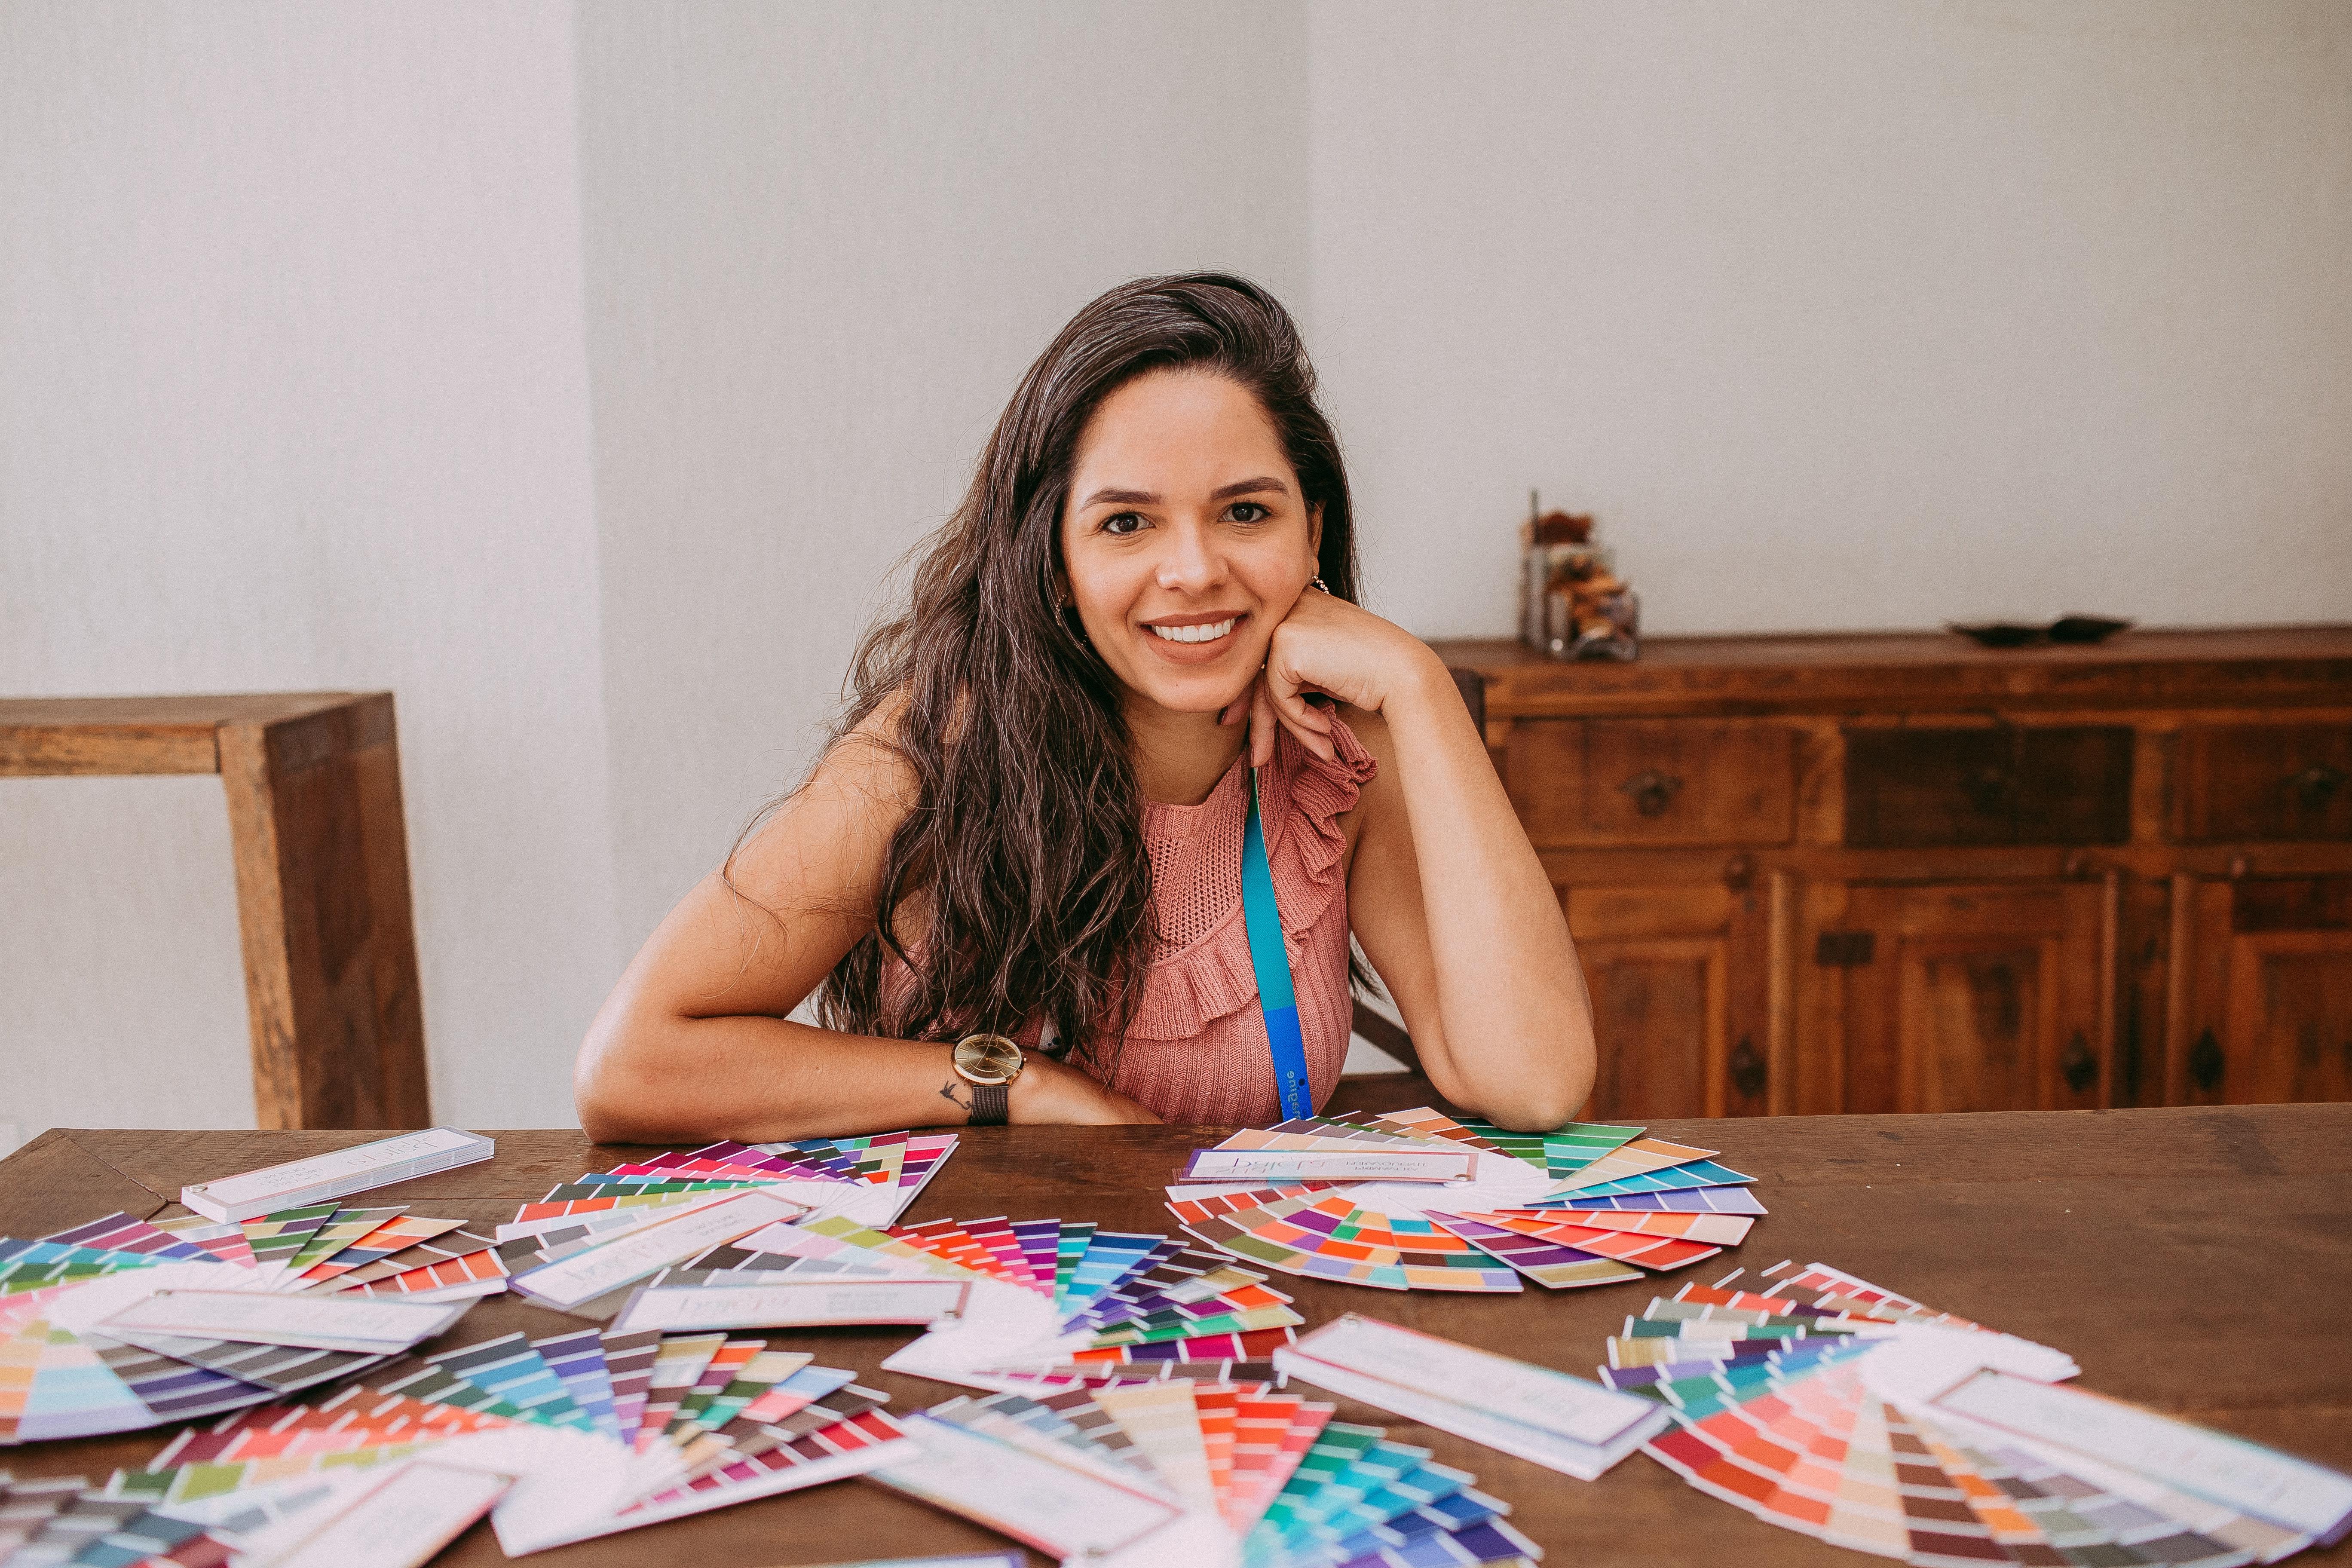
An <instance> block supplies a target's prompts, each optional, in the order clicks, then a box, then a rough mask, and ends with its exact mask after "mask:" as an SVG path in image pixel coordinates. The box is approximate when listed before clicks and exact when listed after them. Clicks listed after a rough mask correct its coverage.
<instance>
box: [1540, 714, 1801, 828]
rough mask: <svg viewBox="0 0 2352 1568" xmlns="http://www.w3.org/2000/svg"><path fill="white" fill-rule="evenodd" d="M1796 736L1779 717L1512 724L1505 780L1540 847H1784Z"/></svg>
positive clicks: (1793, 796) (1793, 792) (1791, 820)
mask: <svg viewBox="0 0 2352 1568" xmlns="http://www.w3.org/2000/svg"><path fill="white" fill-rule="evenodd" d="M1796 742H1797V736H1796V731H1794V730H1793V729H1791V728H1790V727H1788V726H1786V725H1778V724H1738V723H1729V724H1727V723H1706V722H1697V723H1694V722H1691V721H1673V722H1668V721H1641V720H1631V721H1613V720H1612V721H1601V720H1576V719H1528V720H1521V721H1519V722H1517V724H1514V725H1513V726H1512V727H1511V740H1510V753H1509V766H1508V782H1509V784H1510V789H1511V798H1512V799H1513V801H1515V802H1516V803H1517V805H1518V809H1519V816H1520V820H1521V821H1523V822H1525V823H1526V824H1527V828H1528V837H1529V838H1531V839H1533V840H1534V841H1535V842H1536V843H1537V844H1538V845H1539V846H1555V847H1557V846H1567V845H1610V844H1616V845H1653V844H1654V845H1669V844H1677V845H1678V844H1727V845H1729V844H1755V845H1771V844H1786V843H1788V842H1789V841H1790V838H1791V837H1793V836H1794V834H1795V832H1796V801H1797V787H1796V760H1797V743H1796Z"/></svg>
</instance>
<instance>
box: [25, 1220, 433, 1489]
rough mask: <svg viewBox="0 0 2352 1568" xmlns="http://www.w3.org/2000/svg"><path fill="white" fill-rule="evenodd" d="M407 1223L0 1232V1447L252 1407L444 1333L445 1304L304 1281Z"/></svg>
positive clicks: (114, 1225) (142, 1225) (93, 1226)
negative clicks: (312, 1290)
mask: <svg viewBox="0 0 2352 1568" xmlns="http://www.w3.org/2000/svg"><path fill="white" fill-rule="evenodd" d="M388 1216H389V1217H388ZM400 1223H401V1222H400V1220H399V1219H398V1217H397V1211H394V1210H381V1209H378V1210H343V1209H338V1208H337V1207H336V1206H335V1205H331V1204H329V1205H317V1206H314V1207H313V1208H310V1209H306V1210H299V1211H288V1212H286V1213H283V1214H276V1215H263V1216H261V1217H259V1218H257V1219H252V1220H247V1221H244V1222H242V1223H240V1224H226V1223H216V1222H213V1221H208V1220H203V1221H194V1222H190V1223H187V1224H183V1225H177V1226H174V1225H173V1224H172V1223H171V1222H166V1223H165V1224H164V1225H154V1224H150V1223H149V1222H147V1221H145V1220H142V1219H139V1218H137V1217H135V1216H133V1215H127V1214H115V1215H108V1216H106V1217H105V1218H103V1219H100V1220H93V1221H91V1222H90V1223H89V1224H88V1225H83V1226H75V1227H74V1228H72V1229H70V1230H67V1231H60V1232H58V1233H57V1234H56V1235H54V1236H51V1237H43V1238H40V1239H38V1240H34V1241H23V1240H15V1239H7V1240H0V1445H5V1444H13V1443H26V1442H34V1441H38V1440H42V1439H46V1438H57V1437H78V1436H91V1435H93V1434H96V1433H100V1432H126V1431H135V1430H137V1429H139V1428H141V1427H144V1426H157V1425H161V1424H163V1423H164V1422H168V1421H180V1420H188V1419H192V1418H195V1417H199V1416H203V1415H213V1414H216V1413H218V1412H220V1411H223V1410H231V1409H236V1408H237V1407H239V1406H242V1405H255V1404H259V1403H261V1402H264V1401H267V1400H270V1399H275V1398H278V1397H280V1396H282V1395H284V1394H290V1393H292V1392H295V1391H296V1390H299V1389H303V1388H310V1387H314V1386H317V1385H318V1384H323V1383H329V1382H332V1381H334V1380H336V1379H338V1378H342V1377H347V1376H351V1375H353V1374H354V1373H360V1372H363V1371H365V1370H366V1369H368V1368H370V1367H373V1366H374V1365H377V1364H379V1363H382V1362H383V1361H384V1360H385V1359H387V1358H388V1357H389V1356H391V1355H394V1354H397V1353H399V1352H402V1351H404V1350H405V1349H407V1348H408V1347H409V1346H410V1345H412V1344H414V1343H415V1342H417V1341H418V1340H420V1339H424V1338H429V1337H430V1336H431V1335H433V1334H436V1333H438V1332H440V1331H443V1330H444V1329H446V1327H447V1325H448V1323H449V1322H450V1321H453V1317H454V1312H453V1310H447V1309H446V1307H445V1310H437V1311H436V1310H432V1307H431V1305H428V1304H425V1299H424V1298H422V1297H411V1298H408V1299H407V1301H406V1302H404V1303H403V1305H404V1306H406V1305H408V1304H409V1303H412V1302H413V1303H415V1305H414V1306H413V1308H411V1310H407V1311H405V1312H402V1311H399V1310H370V1309H367V1308H365V1307H362V1310H359V1311H356V1312H355V1311H354V1310H352V1304H349V1303H341V1302H337V1303H335V1304H332V1305H329V1304H323V1303H319V1304H314V1303H311V1302H310V1301H309V1300H307V1299H306V1298H305V1297H304V1296H303V1295H301V1294H299V1293H298V1291H297V1287H299V1285H300V1284H301V1283H302V1280H303V1277H304V1275H305V1274H307V1273H308V1272H310V1270H311V1269H312V1268H315V1267H317V1265H318V1263H319V1262H320V1261H323V1260H326V1259H331V1258H337V1257H340V1256H341V1255H342V1254H344V1253H346V1252H348V1251H350V1250H352V1248H354V1247H362V1245H363V1244H364V1243H366V1242H367V1241H368V1240H369V1239H370V1238H372V1237H381V1236H383V1235H385V1234H386V1233H387V1232H389V1231H392V1230H394V1229H396V1228H397V1226H399V1224H400ZM427 1223H428V1224H433V1223H440V1222H427ZM446 1223H447V1224H448V1225H451V1226H454V1225H455V1223H456V1222H454V1221H451V1222H446ZM248 1299H250V1300H248ZM354 1300H356V1299H354ZM239 1301H244V1302H245V1304H244V1305H241V1306H240V1305H236V1303H237V1302H239ZM462 1305H463V1303H462V1300H461V1301H460V1302H459V1303H458V1309H457V1310H462ZM403 1325H405V1326H403ZM322 1335H323V1336H324V1337H323V1338H322V1337H321V1336H322Z"/></svg>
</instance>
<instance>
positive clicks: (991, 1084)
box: [949, 1035, 1028, 1127]
mask: <svg viewBox="0 0 2352 1568" xmlns="http://www.w3.org/2000/svg"><path fill="white" fill-rule="evenodd" d="M949 1060H950V1064H951V1065H952V1066H953V1067H954V1068H955V1073H956V1077H958V1078H960V1079H963V1080H964V1082H966V1083H968V1084H970V1085H971V1125H972V1126H974V1127H1002V1126H1003V1125H1004V1123H1005V1122H1006V1121H1008V1120H1010V1118H1011V1114H1012V1100H1013V1079H1017V1078H1019V1077H1020V1076H1021V1069H1022V1068H1024V1067H1026V1066H1027V1065H1028V1058H1026V1057H1024V1056H1023V1055H1022V1054H1021V1047H1019V1046H1016V1045H1014V1044H1013V1042H1012V1041H1011V1040H1008V1039H1006V1038H1005V1037H1003V1035H966V1036H965V1037H963V1038H962V1039H961V1040H958V1041H957V1042H956V1043H955V1051H954V1054H953V1055H952V1056H951V1057H950V1058H949Z"/></svg>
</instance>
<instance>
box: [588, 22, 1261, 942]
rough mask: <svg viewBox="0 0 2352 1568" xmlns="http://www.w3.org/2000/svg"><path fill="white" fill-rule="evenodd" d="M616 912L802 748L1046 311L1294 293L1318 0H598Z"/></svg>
mask: <svg viewBox="0 0 2352 1568" xmlns="http://www.w3.org/2000/svg"><path fill="white" fill-rule="evenodd" d="M581 16H582V26H581V39H580V53H581V81H582V88H581V145H582V150H583V151H582V158H583V174H584V187H585V191H586V196H585V205H586V220H587V239H588V299H589V331H588V342H589V353H590V360H591V364H592V367H593V380H594V386H595V408H596V488H597V499H598V507H597V511H598V521H599V527H600V532H601V538H602V544H603V551H604V668H605V671H606V696H607V709H606V712H607V721H608V723H609V726H610V736H611V746H612V780H613V800H614V821H615V825H616V841H617V846H618V848H617V855H618V861H619V868H620V870H619V875H620V896H621V926H622V929H623V931H624V932H625V934H626V935H627V937H628V939H629V942H630V944H631V945H632V946H634V944H635V941H636V939H637V938H638V937H640V936H642V934H643V933H644V932H646V931H650V930H651V929H652V927H653V925H654V924H655V922H656V921H658V920H659V919H660V918H661V916H662V915H663V913H664V912H666V911H667V910H668V908H669V906H670V904H671V903H672V902H673V901H675V900H676V899H677V895H678V894H679V893H680V892H681V891H683V890H684V889H686V887H688V885H690V884H691V883H692V882H693V881H694V880H695V879H697V878H698V877H699V876H701V875H702V874H703V873H704V872H705V871H707V870H708V869H709V868H710V866H711V865H712V864H713V863H714V862H715V861H716V860H717V859H718V858H719V855H720V854H721V853H723V851H724V850H725V848H726V847H727V845H728V844H729V842H730V840H731V839H732V838H733V837H734V835H735V833H736V831H737V830H738V829H739V828H740V826H741V825H742V823H743V821H744V819H745V817H746V816H748V814H749V813H750V812H751V810H752V809H753V808H754V807H755V806H756V805H758V804H759V802H760V801H761V800H762V799H763V798H765V797H766V796H768V795H772V794H773V793H774V792H776V791H777V790H778V789H779V788H781V787H783V786H785V785H786V784H789V783H790V782H791V781H792V779H793V777H794V775H795V774H797V773H799V771H800V770H801V768H802V767H803V765H804V763H806V762H807V761H809V760H810V758H811V755H812V752H811V742H812V741H813V739H814V736H815V733H816V731H817V728H818V726H820V725H821V723H822V722H823V721H824V719H825V718H827V717H828V716H829V714H830V711H831V710H832V707H833V704H834V701H835V697H836V695H837V693H838V690H839V686H840V681H841V677H842V672H843V669H844V668H845V665H846V664H847V662H848V657H849V651H850V647H851V644H852V641H853V640H854V638H855V636H856V632H857V630H858V629H859V628H860V627H861V626H863V625H864V624H865V622H866V619H867V617H868V616H869V614H870V612H871V611H872V609H873V608H874V607H875V605H877V603H878V602H879V601H878V595H877V589H878V585H879V584H880V581H881V579H882V577H883V574H884V573H885V572H886V571H887V569H888V568H889V567H890V565H891V564H892V563H895V562H897V561H898V559H899V558H900V557H901V556H902V555H903V554H904V553H905V552H906V551H907V549H908V546H909V545H911V544H913V543H914V542H915V541H916V540H917V539H918V538H919V536H920V535H921V534H922V533H923V532H924V531H927V530H928V529H929V528H930V527H932V526H933V525H935V524H936V523H937V522H938V521H940V519H942V518H943V517H944V516H945V515H946V513H947V512H948V511H949V510H950V509H951V508H952V506H953V505H954V503H955V501H956V500H957V499H958V497H959V495H960V494H961V489H962V487H963V483H964V480H965V478H966V475H967V470H968V468H969V466H970V463H971V459H972V458H973V457H974V456H975V455H976V453H977V452H978V450H979V447H980V444H981V442H982V440H983V439H984V438H985V437H986V436H987V433H988V430H989V427H990V426H991V425H992V423H993V421H994V419H995V417H996V414H997V411H998V410H999V408H1000V407H1002V405H1003V401H1004V398H1005V396H1006V395H1008V394H1009V393H1010V392H1011V391H1012V388H1013V383H1014V381H1015V380H1016V379H1017V378H1018V377H1019V375H1020V374H1021V372H1022V370H1023V369H1024V367H1025V366H1026V365H1027V364H1028V363H1029V361H1030V360H1031V359H1032V358H1034V356H1035V354H1036V353H1037V352H1038V350H1040V349H1041V348H1043V347H1044V346H1045V342H1046V340H1047V339H1048V338H1050V337H1051V336H1052V335H1053V333H1054V331H1055V330H1056V329H1057V328H1058V327H1059V326H1060V325H1061V323H1062V322H1063V321H1065V320H1066V319H1067V318H1068V317H1069V315H1070V314H1071V313H1072V312H1073V311H1075V310H1076V309H1077V308H1078V306H1080V305H1082V304H1083V303H1085V302H1086V301H1087V300H1088V299H1091V298H1092V297H1093V296H1094V295H1096V294H1097V293H1099V292H1100V291H1101V290H1102V289H1106V288H1108V287H1109V286H1110V285H1111V284H1113V283H1116V282H1118V281H1120V280H1122V279H1127V278H1130V277H1134V276H1136V275H1138V274H1140V273H1147V272H1164V271H1174V270H1179V269H1183V268H1197V267H1223V268H1238V269H1241V270H1243V271H1245V272H1249V273H1252V274H1255V275H1256V276H1257V277H1259V278H1262V279H1265V280H1266V281H1267V282H1269V283H1271V284H1272V285H1274V286H1275V287H1276V289H1280V290H1282V291H1283V292H1284V293H1285V294H1286V295H1288V296H1290V297H1291V298H1292V299H1294V300H1299V301H1301V302H1302V303H1303V301H1304V299H1305V296H1306V292H1307V231H1306V221H1307V185H1306V174H1307V171H1306V160H1305V156H1304V146H1305V140H1306V103H1307V67H1306V57H1305V17H1304V13H1303V12H1302V11H1301V10H1299V9H1298V8H1297V7H1296V6H1283V5H1261V4H1258V3H1257V0H1217V3H1215V4H1198V3H1194V4H1186V5H1119V6H1108V5H1101V6H1097V5H1067V4H1065V3H1062V0H1021V3H1017V4H1013V3H998V4H992V5H937V4H908V3H906V0H877V3H874V4H863V5H855V6H850V5H834V4H794V5H778V4H767V3H764V0H762V3H756V4H735V5H719V4H710V3H707V0H693V3H688V4H666V5H652V4H644V3H640V0H592V3H591V4H589V5H585V6H584V7H583V11H582V14H581Z"/></svg>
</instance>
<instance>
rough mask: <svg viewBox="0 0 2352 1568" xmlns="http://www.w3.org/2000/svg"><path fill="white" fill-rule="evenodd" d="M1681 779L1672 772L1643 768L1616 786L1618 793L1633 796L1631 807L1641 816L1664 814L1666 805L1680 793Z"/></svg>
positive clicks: (1671, 802) (1673, 800) (1670, 803)
mask: <svg viewBox="0 0 2352 1568" xmlns="http://www.w3.org/2000/svg"><path fill="white" fill-rule="evenodd" d="M1682 787H1683V781H1682V780H1680V779H1678V778H1676V777H1675V776H1674V774H1672V773H1660V772H1659V771H1658V770H1657V769H1655V768H1643V770H1642V771H1641V772H1640V773H1635V774H1634V775H1633V777H1632V778H1630V779H1627V780H1626V781H1625V782H1624V783H1623V784H1619V785H1618V786H1617V791H1618V793H1619V794H1620V795H1632V796H1633V809H1634V810H1636V811H1638V812H1640V813H1641V814H1642V815H1643V816H1664V815H1665V814H1666V807H1668V806H1669V805H1673V804H1674V802H1675V795H1677V794H1679V793H1681V790H1682Z"/></svg>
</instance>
